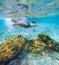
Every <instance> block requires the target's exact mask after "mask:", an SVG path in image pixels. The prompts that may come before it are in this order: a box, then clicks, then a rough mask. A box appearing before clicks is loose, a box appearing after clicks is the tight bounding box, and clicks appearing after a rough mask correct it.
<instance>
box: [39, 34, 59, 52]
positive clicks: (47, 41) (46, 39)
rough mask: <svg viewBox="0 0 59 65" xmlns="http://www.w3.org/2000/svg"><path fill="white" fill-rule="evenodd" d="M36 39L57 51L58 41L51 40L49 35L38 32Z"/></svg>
mask: <svg viewBox="0 0 59 65" xmlns="http://www.w3.org/2000/svg"><path fill="white" fill-rule="evenodd" d="M38 40H41V41H42V42H44V43H45V44H46V45H47V48H50V49H51V50H54V51H57V52H59V43H58V42H57V41H55V40H53V39H52V38H51V37H50V36H49V35H44V34H39V35H38Z"/></svg>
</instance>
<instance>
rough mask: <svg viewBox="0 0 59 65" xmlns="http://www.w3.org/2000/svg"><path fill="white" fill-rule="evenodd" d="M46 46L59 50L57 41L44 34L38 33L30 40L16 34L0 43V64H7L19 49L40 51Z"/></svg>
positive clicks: (32, 51) (19, 51)
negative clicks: (36, 36)
mask: <svg viewBox="0 0 59 65" xmlns="http://www.w3.org/2000/svg"><path fill="white" fill-rule="evenodd" d="M48 48H49V49H51V50H53V51H56V52H59V43H58V42H56V41H55V40H53V39H52V38H51V37H50V36H48V35H45V34H39V35H38V38H36V39H32V40H28V39H27V38H24V37H23V36H21V35H18V36H16V37H13V38H11V39H9V40H8V41H6V42H5V43H3V44H2V45H0V65H7V64H6V63H8V62H10V61H11V60H12V59H13V58H14V57H16V56H17V55H18V54H19V53H21V51H26V52H29V53H41V52H42V51H44V50H45V49H48Z"/></svg>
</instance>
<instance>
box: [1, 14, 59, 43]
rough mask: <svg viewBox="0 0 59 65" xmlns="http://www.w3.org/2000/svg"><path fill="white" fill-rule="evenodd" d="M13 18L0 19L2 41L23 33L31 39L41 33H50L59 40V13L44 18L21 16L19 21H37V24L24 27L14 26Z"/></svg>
mask: <svg viewBox="0 0 59 65" xmlns="http://www.w3.org/2000/svg"><path fill="white" fill-rule="evenodd" d="M11 20H12V19H8V18H5V19H0V42H3V41H5V40H7V39H9V38H10V37H12V36H14V35H18V34H21V35H22V36H26V37H28V38H29V39H31V38H35V37H37V35H38V34H39V33H40V34H48V35H50V36H51V37H52V38H53V39H55V40H57V41H59V15H56V16H48V17H43V18H29V17H28V18H19V21H23V22H25V21H27V22H31V21H35V22H36V26H35V27H30V28H23V27H20V26H13V22H12V21H11Z"/></svg>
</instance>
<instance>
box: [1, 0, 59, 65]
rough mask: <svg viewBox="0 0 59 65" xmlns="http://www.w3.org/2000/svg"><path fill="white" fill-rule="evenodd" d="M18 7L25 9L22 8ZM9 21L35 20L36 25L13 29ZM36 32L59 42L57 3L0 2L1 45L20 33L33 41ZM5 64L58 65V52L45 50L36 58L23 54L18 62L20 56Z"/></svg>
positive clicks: (37, 0) (39, 0)
mask: <svg viewBox="0 0 59 65" xmlns="http://www.w3.org/2000/svg"><path fill="white" fill-rule="evenodd" d="M17 4H22V5H26V6H28V8H26V7H23V9H22V6H19V5H17ZM12 18H14V19H15V20H17V21H21V22H31V21H35V22H36V24H37V26H35V27H30V28H23V27H20V26H13V22H12V21H11V20H12ZM39 33H40V34H48V35H50V36H51V37H52V38H53V39H55V40H56V41H58V42H59V0H0V44H2V43H3V42H5V41H6V40H8V39H9V38H11V37H13V36H16V35H19V34H21V35H22V36H25V37H27V38H28V39H32V38H36V37H37V35H38V34H39ZM50 51H51V52H50ZM8 65H59V52H55V51H52V50H49V51H48V50H46V51H43V52H42V54H37V55H36V54H32V53H25V52H24V53H23V55H22V57H21V60H20V55H19V56H18V57H17V58H16V59H14V60H12V61H11V62H10V63H9V64H8Z"/></svg>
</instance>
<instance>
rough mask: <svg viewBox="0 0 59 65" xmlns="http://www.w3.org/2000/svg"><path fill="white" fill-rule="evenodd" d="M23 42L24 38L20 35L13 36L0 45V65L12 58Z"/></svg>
mask: <svg viewBox="0 0 59 65" xmlns="http://www.w3.org/2000/svg"><path fill="white" fill-rule="evenodd" d="M24 43H25V38H23V37H21V36H17V37H14V38H12V39H10V40H8V41H6V42H5V43H4V44H3V45H1V46H0V65H3V63H4V65H5V63H6V62H8V61H10V60H11V59H12V58H14V57H15V56H16V55H17V54H18V53H19V52H20V50H21V48H22V47H23V45H24Z"/></svg>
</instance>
